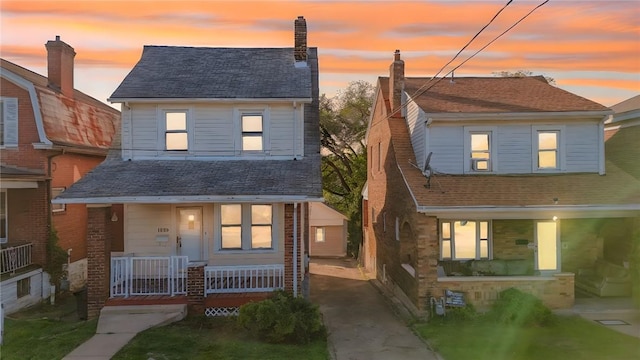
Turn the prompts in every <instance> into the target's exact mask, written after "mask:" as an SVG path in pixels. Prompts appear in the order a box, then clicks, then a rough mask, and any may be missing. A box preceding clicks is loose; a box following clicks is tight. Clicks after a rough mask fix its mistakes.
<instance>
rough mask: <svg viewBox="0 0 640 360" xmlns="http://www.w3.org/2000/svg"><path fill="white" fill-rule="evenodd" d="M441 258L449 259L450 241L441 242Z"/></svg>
mask: <svg viewBox="0 0 640 360" xmlns="http://www.w3.org/2000/svg"><path fill="white" fill-rule="evenodd" d="M442 258H443V259H451V241H450V240H443V241H442Z"/></svg>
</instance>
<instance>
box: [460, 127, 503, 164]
mask: <svg viewBox="0 0 640 360" xmlns="http://www.w3.org/2000/svg"><path fill="white" fill-rule="evenodd" d="M495 133H496V128H495V127H486V126H483V127H480V126H465V128H464V154H465V164H464V173H486V172H495V171H496V170H497V168H496V155H497V154H496V146H495V139H494V134H495Z"/></svg>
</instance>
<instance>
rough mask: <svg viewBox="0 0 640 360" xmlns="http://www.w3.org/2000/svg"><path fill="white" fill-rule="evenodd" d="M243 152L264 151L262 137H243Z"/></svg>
mask: <svg viewBox="0 0 640 360" xmlns="http://www.w3.org/2000/svg"><path fill="white" fill-rule="evenodd" d="M242 150H247V151H252V150H258V151H260V150H262V136H248V135H243V136H242Z"/></svg>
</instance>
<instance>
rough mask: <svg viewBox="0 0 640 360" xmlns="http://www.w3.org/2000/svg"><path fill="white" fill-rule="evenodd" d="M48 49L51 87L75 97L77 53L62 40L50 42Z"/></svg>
mask: <svg viewBox="0 0 640 360" xmlns="http://www.w3.org/2000/svg"><path fill="white" fill-rule="evenodd" d="M45 46H46V48H47V67H48V71H49V72H48V79H49V87H51V88H53V89H56V90H59V91H60V92H62V94H63V95H65V96H67V97H70V98H72V97H73V58H74V57H75V56H76V52H75V51H74V50H73V48H72V47H71V46H69V45H68V44H67V43H65V42H64V41H62V40H60V36H59V35H56V39H55V41H54V40H49V41H47V43H46V44H45Z"/></svg>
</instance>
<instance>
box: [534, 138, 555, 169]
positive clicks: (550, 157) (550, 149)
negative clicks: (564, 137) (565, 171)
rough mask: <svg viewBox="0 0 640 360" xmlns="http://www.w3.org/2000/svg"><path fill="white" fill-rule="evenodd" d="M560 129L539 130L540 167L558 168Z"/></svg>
mask: <svg viewBox="0 0 640 360" xmlns="http://www.w3.org/2000/svg"><path fill="white" fill-rule="evenodd" d="M558 135H559V132H558V131H538V169H558Z"/></svg>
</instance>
